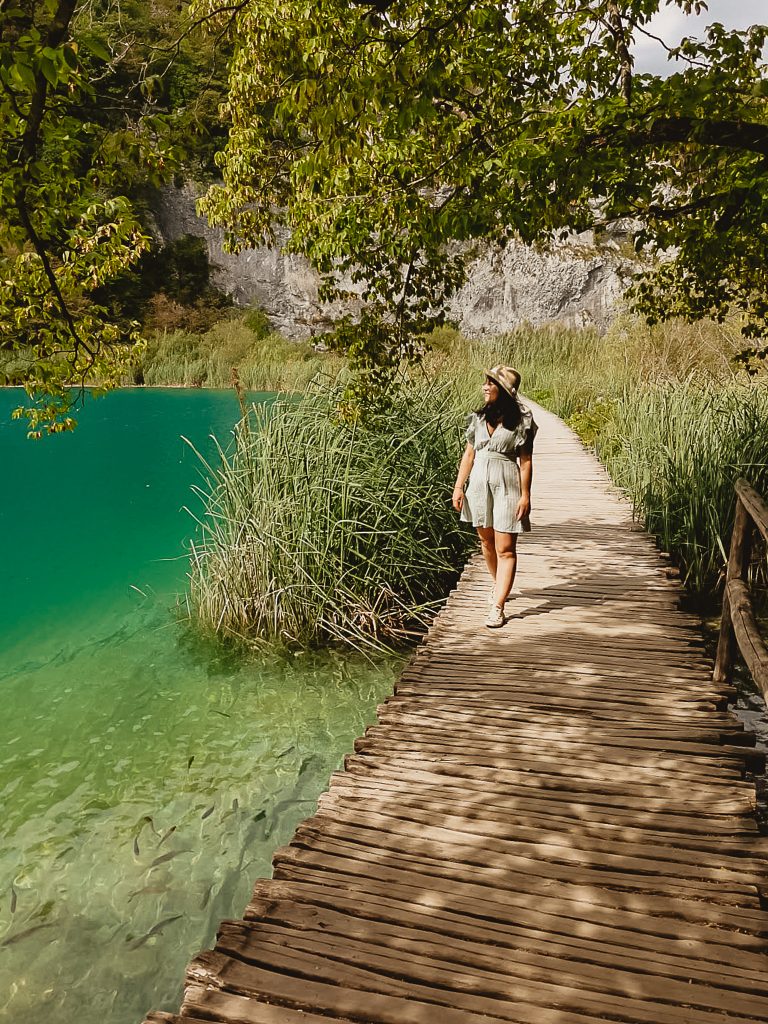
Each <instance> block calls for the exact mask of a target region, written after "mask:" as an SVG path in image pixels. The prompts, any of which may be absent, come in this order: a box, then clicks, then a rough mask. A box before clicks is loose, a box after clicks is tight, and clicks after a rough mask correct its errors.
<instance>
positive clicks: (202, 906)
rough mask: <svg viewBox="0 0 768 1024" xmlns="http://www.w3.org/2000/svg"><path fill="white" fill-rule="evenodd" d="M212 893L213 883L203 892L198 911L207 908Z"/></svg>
mask: <svg viewBox="0 0 768 1024" xmlns="http://www.w3.org/2000/svg"><path fill="white" fill-rule="evenodd" d="M212 892H213V882H211V884H210V885H209V886H208V888H207V889H206V890H205V895H204V896H203V901H202V903H201V904H200V909H201V910H205V908H206V907H207V906H208V900H209V899H210V898H211V893H212Z"/></svg>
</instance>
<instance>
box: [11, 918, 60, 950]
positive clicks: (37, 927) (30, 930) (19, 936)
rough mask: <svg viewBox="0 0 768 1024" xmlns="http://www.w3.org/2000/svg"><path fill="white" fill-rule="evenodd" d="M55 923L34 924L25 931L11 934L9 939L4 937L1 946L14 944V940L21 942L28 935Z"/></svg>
mask: <svg viewBox="0 0 768 1024" xmlns="http://www.w3.org/2000/svg"><path fill="white" fill-rule="evenodd" d="M52 927H53V924H52V923H51V922H50V921H49V922H48V924H33V925H32V927H31V928H25V929H24V931H23V932H16V934H15V935H9V936H8V938H7V939H3V941H2V942H0V948H2V947H4V946H12V945H13V944H14V942H21V940H22V939H26V937H27V936H28V935H34V933H35V932H39V931H42V930H43V928H52Z"/></svg>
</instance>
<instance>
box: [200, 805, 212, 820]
mask: <svg viewBox="0 0 768 1024" xmlns="http://www.w3.org/2000/svg"><path fill="white" fill-rule="evenodd" d="M215 808H216V804H211V806H210V807H209V808H208V809H207V810H205V811H203V813H202V814H201V815H200V820H201V821H205V819H206V818H210V816H211V815H212V814H213V812H214V810H215Z"/></svg>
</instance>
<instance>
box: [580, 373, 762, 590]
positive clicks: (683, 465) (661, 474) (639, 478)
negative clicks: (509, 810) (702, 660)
mask: <svg viewBox="0 0 768 1024" xmlns="http://www.w3.org/2000/svg"><path fill="white" fill-rule="evenodd" d="M595 447H596V449H597V452H598V454H599V455H600V457H601V458H602V460H603V462H604V463H605V465H606V467H607V469H608V471H609V473H610V474H611V476H612V478H613V480H614V481H615V482H616V483H617V484H618V485H619V486H620V487H622V488H623V489H624V490H625V491H626V492H627V493H628V495H629V496H630V498H631V499H632V502H633V505H634V508H635V512H636V515H637V516H638V517H639V518H641V519H642V520H643V522H644V523H645V525H646V528H647V529H648V530H649V531H650V532H651V533H653V534H655V535H656V536H657V537H658V538H659V542H660V544H661V545H662V547H663V548H664V549H665V550H666V551H670V552H673V553H674V554H675V556H676V558H677V560H678V562H679V564H680V566H681V568H682V570H683V580H684V582H685V583H686V585H687V586H688V588H689V590H690V591H691V592H692V593H694V594H696V595H698V596H700V597H704V596H706V595H708V594H712V593H713V592H714V591H715V590H716V589H717V588H718V584H719V583H720V582H721V577H722V572H723V570H724V566H725V562H726V560H727V551H728V546H729V543H730V538H731V531H732V529H733V516H734V511H735V495H734V483H735V481H736V479H737V478H738V477H740V476H743V477H746V478H747V479H748V480H749V481H750V482H751V483H752V484H753V486H754V487H755V488H756V489H757V490H758V491H759V492H761V493H762V494H768V380H766V379H765V378H762V379H760V380H749V379H746V378H743V377H741V378H740V377H732V378H730V379H728V378H722V379H721V380H719V381H715V380H712V379H710V380H702V379H701V378H700V377H697V376H693V375H692V376H690V377H688V378H687V379H685V380H682V381H673V380H670V381H665V382H660V383H655V384H651V385H649V386H646V387H643V388H640V389H635V390H628V389H627V390H625V391H624V393H623V394H622V396H621V397H620V398H619V399H618V400H617V401H616V402H614V403H613V405H612V407H611V414H610V416H606V417H605V418H604V420H603V422H602V424H601V426H600V428H599V429H598V430H597V432H596V436H595ZM756 572H757V575H758V577H759V578H760V579H761V580H764V579H765V566H764V564H763V565H761V566H760V567H759V568H758V567H757V566H756Z"/></svg>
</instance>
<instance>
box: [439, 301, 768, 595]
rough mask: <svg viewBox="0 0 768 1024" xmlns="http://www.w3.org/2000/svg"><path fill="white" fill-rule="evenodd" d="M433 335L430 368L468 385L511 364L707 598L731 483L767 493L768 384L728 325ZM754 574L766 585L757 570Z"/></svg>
mask: <svg viewBox="0 0 768 1024" xmlns="http://www.w3.org/2000/svg"><path fill="white" fill-rule="evenodd" d="M435 340H436V344H435V346H434V350H433V352H432V353H431V355H430V357H429V359H428V362H429V363H430V364H431V366H432V367H433V369H434V372H436V373H437V374H438V375H441V376H451V377H453V378H455V379H457V380H458V381H462V379H463V380H467V381H471V382H472V383H471V387H473V388H476V386H477V380H478V379H479V378H480V375H481V374H482V372H483V368H487V367H488V366H489V365H492V364H493V363H509V364H511V365H513V366H515V367H517V368H518V369H519V370H520V371H521V373H522V377H523V391H524V392H525V394H526V395H528V396H530V397H531V398H532V399H534V400H535V401H538V402H540V403H541V404H542V405H544V406H546V407H547V408H549V409H551V410H552V411H553V412H555V413H556V414H557V415H559V416H561V417H563V418H564V419H565V420H566V422H567V423H568V424H569V425H570V426H571V427H572V428H573V429H574V430H575V431H576V432H577V433H578V434H579V436H580V437H581V439H582V440H583V441H584V442H585V444H587V445H590V446H592V447H594V448H595V450H596V452H597V454H598V455H599V456H600V458H601V459H602V461H603V462H604V463H605V465H606V468H607V469H608V471H609V473H610V474H611V477H612V478H613V480H614V482H615V483H616V484H618V485H619V486H620V487H621V488H623V489H624V490H625V492H626V493H627V495H628V496H629V498H630V499H631V501H632V503H633V506H634V510H635V515H636V517H637V518H638V519H639V520H640V521H641V522H643V524H644V525H645V527H646V528H647V529H648V530H649V531H650V532H651V533H653V534H655V535H656V537H657V538H658V542H659V544H660V546H662V547H663V548H664V549H665V550H667V551H670V552H671V553H672V554H673V555H674V556H675V558H676V560H677V561H678V564H679V565H680V567H681V570H682V576H683V579H684V581H685V583H686V585H687V587H688V589H689V591H690V592H691V593H692V594H693V595H695V596H696V597H697V598H698V599H699V600H700V601H703V602H704V603H705V604H706V603H709V602H711V601H712V599H713V597H714V595H715V594H716V593H717V591H718V589H719V584H720V582H721V579H722V571H723V568H724V565H725V561H726V552H727V548H728V544H729V541H730V535H731V530H732V527H733V514H734V509H735V496H734V490H733V485H734V482H735V480H736V478H737V477H739V476H744V477H746V478H747V479H748V480H750V482H751V483H752V484H753V485H754V486H755V487H756V488H757V489H758V490H759V491H761V492H762V493H763V494H768V377H767V376H766V375H765V374H763V375H762V376H758V377H756V378H749V377H747V376H746V375H745V374H743V373H740V372H738V371H737V370H736V369H735V368H734V362H733V357H734V355H735V354H736V352H737V351H738V350H739V349H740V348H741V347H742V346H743V339H742V338H741V336H740V334H739V332H738V329H737V327H736V326H734V325H725V326H724V325H720V324H715V323H701V324H692V325H689V324H682V323H669V324H664V325H661V326H659V327H655V328H649V327H647V326H646V325H644V324H642V323H641V322H639V321H637V320H635V319H632V318H629V317H623V318H620V319H619V320H617V321H616V322H615V323H614V324H613V326H612V327H611V329H610V330H609V331H608V333H607V334H606V335H604V336H600V335H598V334H597V332H595V331H592V330H569V329H566V328H562V327H545V328H531V327H528V326H523V327H521V328H518V329H517V330H516V331H514V332H512V333H511V334H509V335H506V336H503V337H500V338H497V339H492V340H490V341H479V342H471V343H467V342H463V341H462V339H461V337H460V335H458V333H457V332H450V331H443V332H441V333H440V334H438V335H437V336H436V339H435ZM468 369H469V370H470V371H471V373H470V374H469V375H468V374H467V370H468ZM457 387H458V390H459V392H460V393H461V392H462V388H466V385H464V384H462V383H460V384H458V385H457ZM462 400H463V401H464V402H465V404H466V402H467V401H469V394H467V396H466V397H465V396H464V395H463V394H462ZM756 574H757V576H758V577H759V578H762V579H763V580H764V579H765V566H764V563H763V565H762V566H757V567H756Z"/></svg>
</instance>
